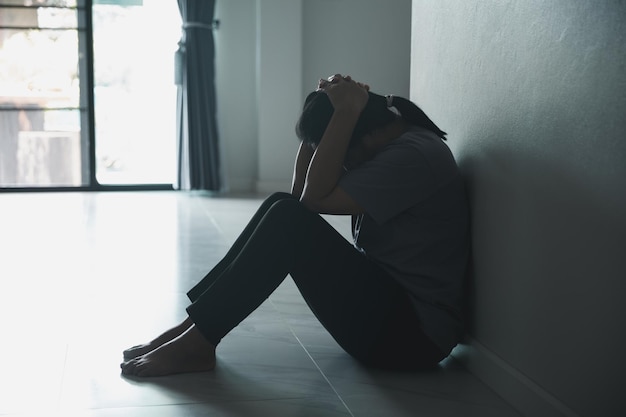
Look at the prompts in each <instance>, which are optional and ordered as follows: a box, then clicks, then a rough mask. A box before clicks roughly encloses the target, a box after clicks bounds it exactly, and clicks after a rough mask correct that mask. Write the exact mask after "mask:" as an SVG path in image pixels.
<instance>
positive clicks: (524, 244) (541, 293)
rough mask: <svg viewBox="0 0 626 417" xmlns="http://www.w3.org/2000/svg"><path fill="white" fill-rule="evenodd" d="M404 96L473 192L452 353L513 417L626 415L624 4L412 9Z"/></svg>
mask: <svg viewBox="0 0 626 417" xmlns="http://www.w3.org/2000/svg"><path fill="white" fill-rule="evenodd" d="M411 96H412V98H413V99H414V100H415V101H417V102H418V103H420V104H421V105H422V106H423V108H424V110H425V111H426V112H427V113H428V114H429V115H430V116H431V117H432V118H433V119H434V121H435V122H436V123H437V124H438V125H439V126H441V127H442V129H444V130H446V131H447V132H449V137H450V140H449V142H450V145H451V147H452V148H453V150H454V153H455V155H456V157H457V159H458V160H459V162H460V164H461V167H462V169H463V171H464V172H465V174H466V175H467V178H468V182H469V188H470V193H471V199H472V217H473V245H474V246H473V249H474V267H473V275H474V276H473V281H472V288H473V289H472V301H473V308H472V312H473V316H474V317H473V320H474V322H473V328H472V330H471V344H470V346H469V347H465V348H462V349H459V350H457V351H456V354H457V356H458V357H459V358H461V359H462V360H463V361H464V362H465V363H467V364H468V366H469V367H470V369H472V370H473V371H474V372H475V373H476V374H477V375H479V376H480V377H481V378H483V379H484V380H485V381H486V382H487V383H488V384H489V385H490V386H492V388H494V389H495V390H496V391H498V392H499V393H500V394H501V395H502V396H504V397H505V398H506V399H508V400H509V401H511V402H512V403H513V404H514V405H515V406H516V407H518V408H519V409H520V410H521V411H522V412H523V413H524V414H525V415H528V416H533V417H534V416H543V415H546V416H547V415H572V416H574V415H579V416H618V415H626V414H625V413H626V397H625V396H624V392H623V390H624V382H623V377H624V375H625V373H626V359H625V356H624V353H623V346H624V342H625V341H626V326H625V324H624V317H626V307H625V303H624V295H626V279H625V278H626V256H625V251H626V216H625V215H624V214H625V213H626V3H624V2H623V1H618V0H603V1H596V2H590V1H585V0H553V1H550V2H539V1H526V0H508V1H499V0H498V1H496V0H489V1H478V0H472V1H468V0H438V1H431V0H414V1H413V34H412V70H411Z"/></svg>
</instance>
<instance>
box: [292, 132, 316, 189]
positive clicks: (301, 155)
mask: <svg viewBox="0 0 626 417" xmlns="http://www.w3.org/2000/svg"><path fill="white" fill-rule="evenodd" d="M313 152H314V151H313V148H312V147H311V146H310V145H307V144H306V143H304V142H300V147H299V148H298V154H297V156H296V162H295V163H294V167H293V178H292V180H291V195H293V196H294V197H296V198H298V199H299V198H300V197H301V196H302V191H303V190H304V181H305V180H306V172H307V170H308V168H309V163H310V162H311V158H312V157H313Z"/></svg>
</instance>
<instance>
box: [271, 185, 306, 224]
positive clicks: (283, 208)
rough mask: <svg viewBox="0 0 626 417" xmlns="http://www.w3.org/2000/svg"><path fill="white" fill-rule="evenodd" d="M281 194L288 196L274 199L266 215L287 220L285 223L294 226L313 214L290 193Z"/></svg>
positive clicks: (282, 220) (283, 220)
mask: <svg viewBox="0 0 626 417" xmlns="http://www.w3.org/2000/svg"><path fill="white" fill-rule="evenodd" d="M277 194H279V193H277ZM283 194H285V195H287V196H289V197H288V198H282V199H278V200H276V201H275V202H274V203H273V204H272V206H271V207H270V209H269V210H268V212H267V215H269V216H271V217H274V218H276V219H278V220H279V221H281V222H285V221H287V224H289V225H291V226H293V227H295V226H297V225H299V224H302V222H303V221H304V220H305V219H306V218H308V217H309V216H311V215H312V214H314V213H313V212H311V211H309V210H308V209H307V208H306V207H305V206H304V205H303V204H302V203H301V202H300V201H299V200H298V199H296V198H295V197H293V196H292V195H291V194H286V193H283Z"/></svg>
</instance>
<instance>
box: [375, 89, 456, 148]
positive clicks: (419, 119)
mask: <svg viewBox="0 0 626 417" xmlns="http://www.w3.org/2000/svg"><path fill="white" fill-rule="evenodd" d="M387 105H388V106H389V107H395V108H396V110H398V112H399V113H400V116H402V118H403V119H404V120H405V121H407V122H408V123H410V124H412V125H416V126H420V127H423V128H425V129H428V130H430V131H431V132H433V133H434V134H436V135H437V136H439V137H440V138H441V139H443V140H446V135H447V133H446V132H444V131H443V130H441V129H439V128H438V127H437V125H436V124H434V123H433V122H432V120H430V119H429V118H428V116H426V113H424V111H422V109H420V108H419V107H417V105H416V104H415V103H413V102H412V101H410V100H407V99H406V98H403V97H397V96H387Z"/></svg>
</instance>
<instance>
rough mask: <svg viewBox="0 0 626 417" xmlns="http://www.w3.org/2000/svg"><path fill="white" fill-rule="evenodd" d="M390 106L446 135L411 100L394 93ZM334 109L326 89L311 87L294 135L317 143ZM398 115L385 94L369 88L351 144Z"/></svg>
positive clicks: (313, 143) (402, 115)
mask: <svg viewBox="0 0 626 417" xmlns="http://www.w3.org/2000/svg"><path fill="white" fill-rule="evenodd" d="M392 106H393V107H395V108H396V109H397V110H398V113H399V114H400V116H401V117H402V118H403V119H404V120H405V121H407V122H408V123H409V124H412V125H415V126H421V127H423V128H426V129H428V130H430V131H432V132H433V133H435V134H436V135H437V136H439V137H440V138H441V139H444V140H445V139H446V138H445V136H446V132H444V131H442V130H441V129H439V128H438V127H437V126H436V125H435V124H434V123H433V122H432V121H431V120H430V119H429V118H428V116H426V114H425V113H424V112H423V111H422V109H420V108H419V107H417V105H415V104H414V103H413V102H411V101H410V100H407V99H405V98H403V97H397V96H393V102H392ZM333 112H334V109H333V106H332V104H331V103H330V99H329V98H328V96H327V95H326V93H324V92H322V91H314V92H312V93H311V94H309V95H308V96H307V98H306V100H305V101H304V107H303V109H302V114H301V115H300V119H299V120H298V123H297V124H296V135H297V136H298V138H299V139H300V140H302V141H304V142H305V143H308V144H309V145H318V144H319V142H320V140H322V136H323V135H324V131H325V130H326V127H327V126H328V123H329V122H330V118H331V116H332V115H333ZM396 117H397V115H396V113H394V112H393V111H392V110H391V109H390V108H389V107H387V97H385V96H381V95H379V94H375V93H372V92H369V99H368V101H367V105H366V106H365V108H364V109H363V111H362V112H361V115H360V116H359V120H358V121H357V124H356V126H355V127H354V131H353V132H352V137H351V138H350V146H354V145H355V144H356V143H357V141H358V140H360V139H361V138H362V137H363V136H365V135H367V134H368V133H371V132H373V131H374V130H376V129H380V128H381V127H384V126H387V125H388V124H390V123H391V122H393V121H394V120H395V119H396Z"/></svg>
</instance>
